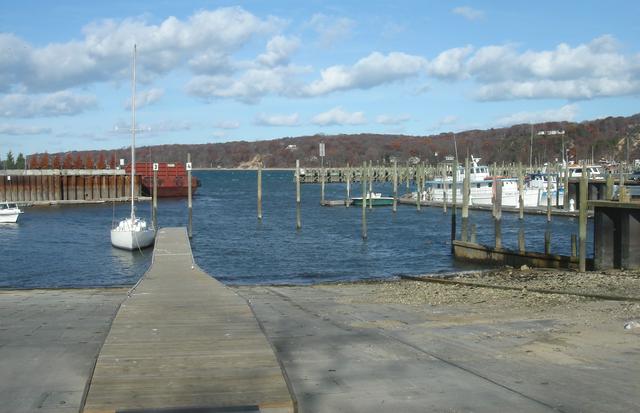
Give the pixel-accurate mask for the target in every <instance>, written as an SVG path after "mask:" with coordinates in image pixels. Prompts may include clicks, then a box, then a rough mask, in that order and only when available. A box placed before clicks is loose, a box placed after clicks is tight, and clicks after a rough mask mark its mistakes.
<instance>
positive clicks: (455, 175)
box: [451, 158, 458, 251]
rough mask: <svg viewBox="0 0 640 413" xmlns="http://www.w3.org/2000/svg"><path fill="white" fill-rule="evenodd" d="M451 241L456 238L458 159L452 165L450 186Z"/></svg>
mask: <svg viewBox="0 0 640 413" xmlns="http://www.w3.org/2000/svg"><path fill="white" fill-rule="evenodd" d="M451 198H452V199H451V205H452V207H451V241H454V240H455V239H456V224H457V222H456V213H457V211H456V209H457V200H458V159H457V158H456V161H455V163H454V166H453V185H452V188H451ZM451 250H452V251H453V242H452V243H451Z"/></svg>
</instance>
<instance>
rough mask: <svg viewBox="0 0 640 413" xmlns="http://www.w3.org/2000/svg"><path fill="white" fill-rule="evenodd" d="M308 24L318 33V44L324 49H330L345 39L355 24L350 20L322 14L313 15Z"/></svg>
mask: <svg viewBox="0 0 640 413" xmlns="http://www.w3.org/2000/svg"><path fill="white" fill-rule="evenodd" d="M308 24H309V26H311V28H313V29H314V30H315V31H316V32H317V33H318V35H319V36H320V44H321V45H322V46H324V47H331V46H333V45H334V44H335V43H336V42H338V41H340V40H343V39H345V38H347V37H348V36H349V35H350V34H351V31H352V30H353V28H354V27H355V22H354V21H353V20H351V19H348V18H346V17H333V16H327V15H325V14H322V13H316V14H314V15H313V16H312V17H311V20H310V21H309V23H308Z"/></svg>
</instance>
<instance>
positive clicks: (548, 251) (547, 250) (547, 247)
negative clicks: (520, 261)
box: [544, 229, 551, 255]
mask: <svg viewBox="0 0 640 413" xmlns="http://www.w3.org/2000/svg"><path fill="white" fill-rule="evenodd" d="M544 253H545V254H547V255H549V254H551V231H550V230H548V229H547V230H546V231H545V232H544Z"/></svg>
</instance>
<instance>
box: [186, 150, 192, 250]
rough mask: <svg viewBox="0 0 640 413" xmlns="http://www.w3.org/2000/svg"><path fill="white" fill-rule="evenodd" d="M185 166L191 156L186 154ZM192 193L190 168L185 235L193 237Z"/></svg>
mask: <svg viewBox="0 0 640 413" xmlns="http://www.w3.org/2000/svg"><path fill="white" fill-rule="evenodd" d="M187 164H189V165H190V164H191V154H190V153H187ZM192 195H193V191H192V188H191V168H187V208H188V209H189V221H188V223H187V235H188V236H189V238H191V237H192V236H193V201H192Z"/></svg>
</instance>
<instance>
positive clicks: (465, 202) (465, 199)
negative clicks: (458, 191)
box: [461, 157, 471, 242]
mask: <svg viewBox="0 0 640 413" xmlns="http://www.w3.org/2000/svg"><path fill="white" fill-rule="evenodd" d="M470 179H471V167H470V165H469V158H468V157H467V158H466V159H465V161H464V179H463V181H462V234H461V238H462V241H465V242H466V241H467V238H468V236H467V235H468V234H467V231H468V228H467V225H468V223H469V196H470V195H471V194H470Z"/></svg>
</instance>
